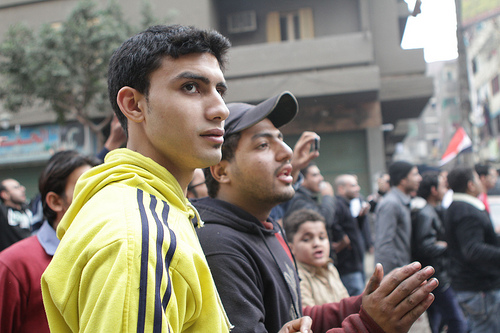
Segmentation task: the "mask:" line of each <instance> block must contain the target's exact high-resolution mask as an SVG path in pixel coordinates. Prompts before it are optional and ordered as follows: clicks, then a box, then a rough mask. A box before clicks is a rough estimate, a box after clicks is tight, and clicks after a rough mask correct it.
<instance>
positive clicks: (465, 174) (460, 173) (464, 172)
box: [448, 167, 475, 193]
mask: <svg viewBox="0 0 500 333" xmlns="http://www.w3.org/2000/svg"><path fill="white" fill-rule="evenodd" d="M474 171H475V170H474V169H473V168H467V167H458V168H455V169H453V170H451V171H450V173H448V186H449V187H450V188H451V189H452V190H453V192H456V193H466V192H467V185H468V183H469V181H474Z"/></svg>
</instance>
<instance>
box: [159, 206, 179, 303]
mask: <svg viewBox="0 0 500 333" xmlns="http://www.w3.org/2000/svg"><path fill="white" fill-rule="evenodd" d="M169 209H170V207H169V206H168V204H167V203H166V202H164V203H163V211H162V214H161V215H162V220H163V224H165V226H166V227H167V230H168V231H169V233H170V246H169V248H168V251H167V254H166V255H165V266H167V270H168V267H170V263H171V262H172V258H173V256H174V253H175V249H176V248H177V238H176V237H175V234H174V232H173V231H172V230H170V228H169V227H168V212H169ZM171 296H172V281H171V280H170V275H169V279H168V285H167V290H165V295H163V309H166V308H167V304H168V301H169V300H170V297H171Z"/></svg>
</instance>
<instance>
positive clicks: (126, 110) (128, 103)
mask: <svg viewBox="0 0 500 333" xmlns="http://www.w3.org/2000/svg"><path fill="white" fill-rule="evenodd" d="M116 101H117V103H118V106H119V107H120V110H121V111H122V113H123V114H124V115H125V117H127V119H128V120H130V121H133V122H135V123H140V122H142V121H143V120H144V111H145V110H146V107H145V106H146V103H147V102H146V99H145V98H144V95H143V94H141V93H140V92H138V91H137V90H136V89H134V88H131V87H127V86H125V87H122V88H121V89H120V90H119V91H118V94H117V96H116Z"/></svg>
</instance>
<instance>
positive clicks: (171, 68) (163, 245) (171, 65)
mask: <svg viewBox="0 0 500 333" xmlns="http://www.w3.org/2000/svg"><path fill="white" fill-rule="evenodd" d="M229 47H230V43H229V41H228V40H227V39H226V38H225V37H223V36H222V35H220V34H219V33H217V32H214V31H205V30H199V29H196V28H192V27H182V26H155V27H151V28H149V29H148V30H146V31H144V32H142V33H139V34H138V35H136V36H133V37H131V38H130V39H128V40H127V41H125V42H124V43H123V44H122V46H121V47H119V48H118V49H117V50H116V51H115V53H114V54H113V56H112V59H111V61H110V66H109V73H108V89H109V95H110V100H111V104H112V106H113V109H114V112H115V113H116V115H117V117H118V119H119V120H120V123H121V125H122V126H123V128H124V129H125V131H126V133H127V137H128V140H127V148H122V149H116V150H114V151H112V152H110V153H109V154H108V155H107V156H106V158H105V162H104V164H102V165H100V166H98V167H95V168H93V169H91V170H89V171H88V172H87V173H85V174H84V175H83V176H82V177H81V178H80V180H79V181H78V184H77V185H76V188H75V196H74V200H73V203H72V205H71V206H70V208H69V210H68V211H67V213H66V214H65V216H64V218H63V220H62V221H61V223H60V225H59V227H58V229H57V236H58V238H60V239H61V243H60V245H59V247H58V249H57V252H56V254H55V256H54V258H53V260H52V262H51V264H50V265H49V267H48V268H47V270H46V271H45V273H44V274H43V276H42V291H43V300H44V305H45V308H46V312H47V317H48V321H49V325H50V330H51V332H70V331H72V332H111V331H113V332H228V331H229V328H230V323H229V321H228V319H227V317H226V315H225V312H224V309H223V307H222V305H221V303H220V300H219V296H218V294H217V291H216V288H215V285H214V282H213V280H212V277H211V274H210V270H209V268H208V265H207V262H206V260H205V257H204V255H203V252H202V250H201V247H200V245H199V242H198V239H197V237H196V233H195V230H194V228H193V225H192V223H191V219H192V218H193V217H195V215H196V211H195V209H193V207H192V206H191V205H190V204H189V202H188V201H187V199H186V189H187V186H188V184H189V182H190V181H191V178H192V177H193V172H194V170H195V169H196V168H204V167H208V166H210V165H213V164H216V163H218V162H219V160H220V159H221V145H222V142H223V134H224V120H225V119H226V118H227V116H228V109H227V107H226V105H225V103H224V100H223V95H224V93H225V91H226V83H225V80H224V76H223V73H222V69H223V66H224V58H225V55H226V52H227V50H228V48H229Z"/></svg>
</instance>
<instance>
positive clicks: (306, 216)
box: [283, 208, 326, 242]
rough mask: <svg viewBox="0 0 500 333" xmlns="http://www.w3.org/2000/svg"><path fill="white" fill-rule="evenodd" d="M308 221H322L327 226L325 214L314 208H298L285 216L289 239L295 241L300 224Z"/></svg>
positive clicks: (286, 231) (284, 222)
mask: <svg viewBox="0 0 500 333" xmlns="http://www.w3.org/2000/svg"><path fill="white" fill-rule="evenodd" d="M308 221H314V222H316V221H321V222H323V223H324V224H325V227H326V222H325V218H324V217H323V215H321V214H320V213H318V212H317V211H315V210H312V209H306V208H303V209H298V210H296V211H294V212H293V213H291V214H290V215H288V216H287V217H285V219H284V221H283V226H284V227H285V233H286V237H287V239H288V241H290V242H293V237H294V236H295V234H296V233H297V231H299V228H300V226H301V225H302V224H304V223H306V222H308Z"/></svg>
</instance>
